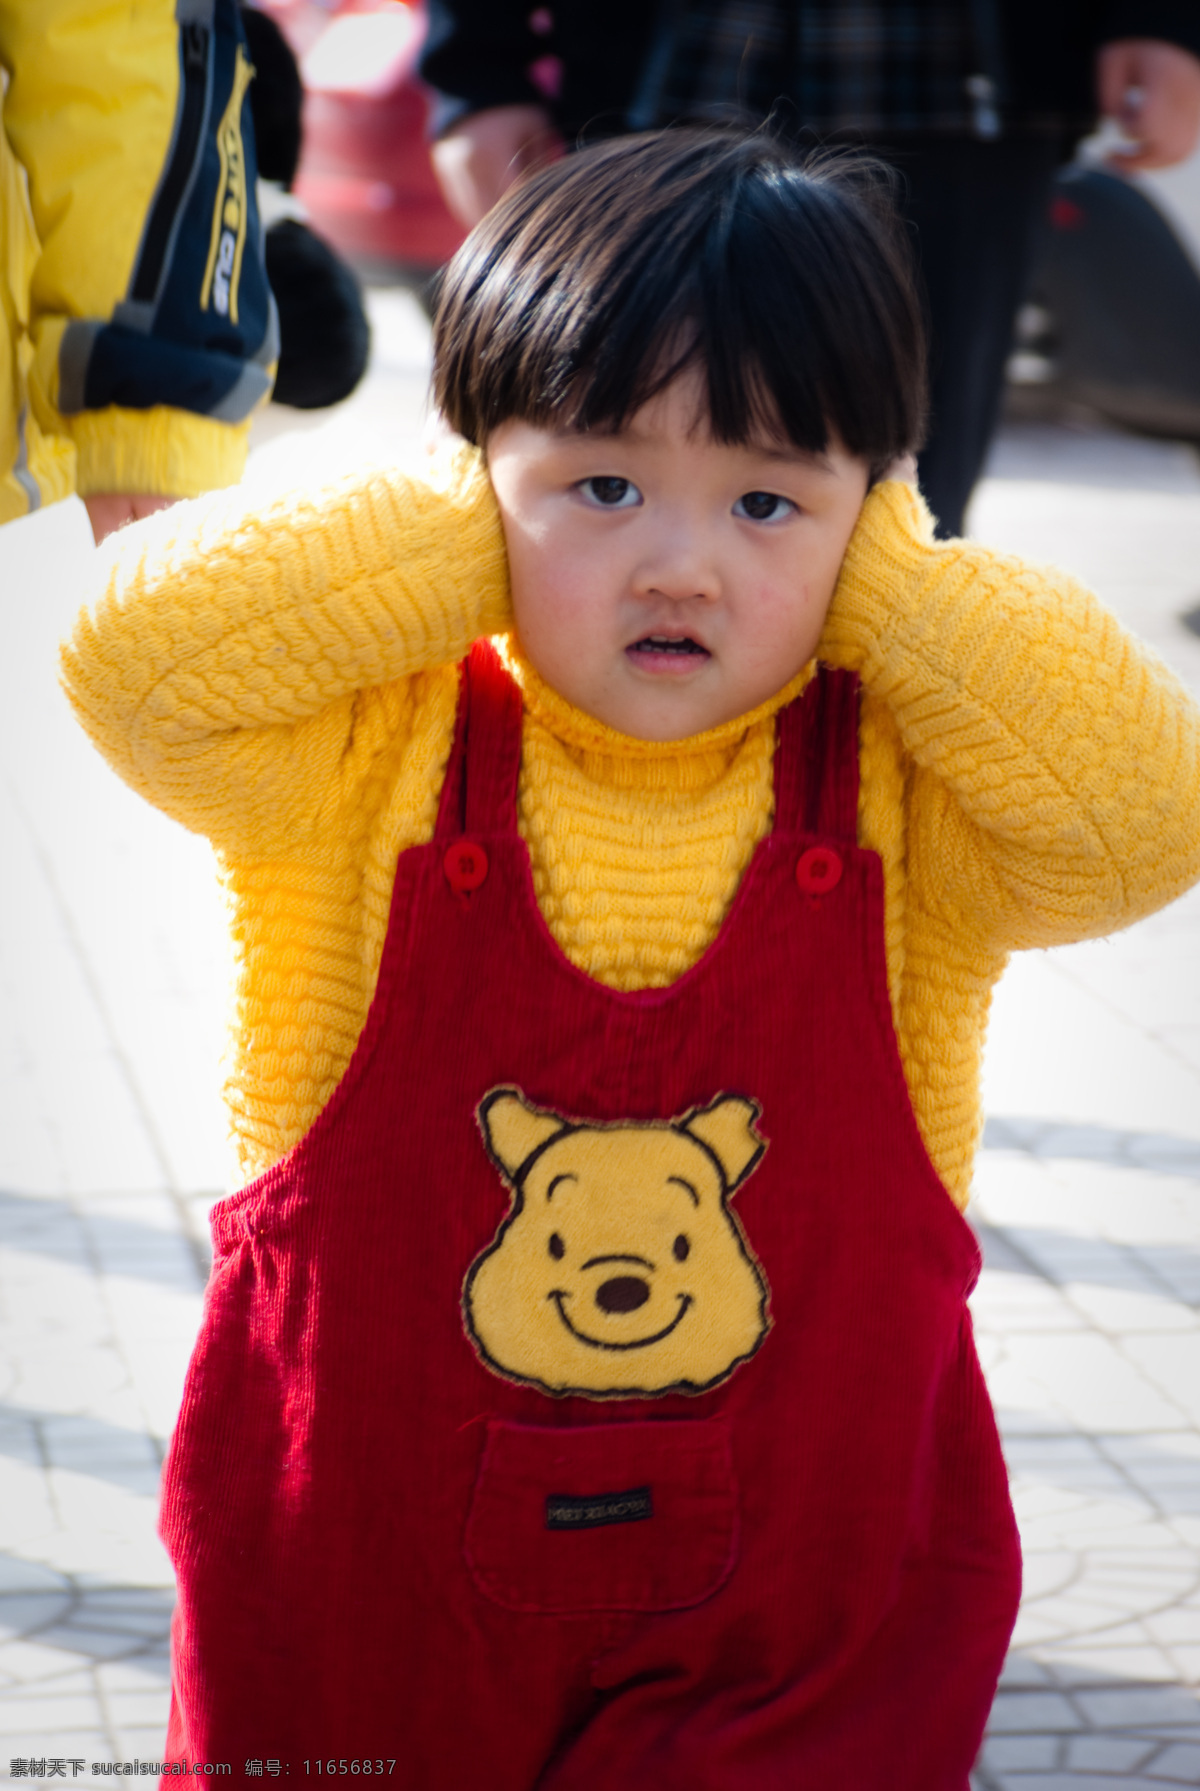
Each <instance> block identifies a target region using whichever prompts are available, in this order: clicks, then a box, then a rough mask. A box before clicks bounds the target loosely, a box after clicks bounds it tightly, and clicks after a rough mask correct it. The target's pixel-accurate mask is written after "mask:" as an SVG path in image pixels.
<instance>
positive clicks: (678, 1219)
mask: <svg viewBox="0 0 1200 1791" xmlns="http://www.w3.org/2000/svg"><path fill="white" fill-rule="evenodd" d="M435 381H436V395H437V399H438V402H439V404H440V406H441V408H442V410H443V411H444V413H445V416H446V418H447V419H448V421H449V423H450V424H451V425H452V427H453V428H454V430H456V431H457V432H458V433H459V434H460V435H462V436H463V437H465V438H466V440H467V442H468V443H472V444H474V447H473V448H470V449H467V448H462V449H459V450H458V451H457V452H456V453H455V454H452V455H451V456H450V457H449V459H448V461H447V462H446V464H444V465H443V467H442V469H441V471H440V473H439V474H438V475H437V477H431V479H430V480H429V481H428V482H422V481H420V480H417V479H415V478H408V477H402V476H400V475H399V474H395V473H381V474H377V475H373V476H367V475H362V476H357V477H354V478H351V479H348V480H346V481H345V482H343V483H342V484H341V485H339V486H337V487H335V488H333V489H331V490H329V491H325V492H322V493H320V494H317V495H305V494H298V495H294V496H291V497H288V498H285V499H279V500H278V501H275V502H273V503H271V504H268V505H266V506H265V507H261V506H260V507H259V508H257V509H256V508H254V506H253V504H252V503H251V502H250V501H249V500H247V499H246V498H245V497H239V496H238V495H237V494H231V495H225V496H222V497H219V498H215V499H206V500H203V501H201V502H198V503H195V504H192V505H189V506H186V507H183V508H181V509H177V510H174V511H172V512H170V513H169V514H167V515H165V516H163V517H160V518H156V519H154V520H152V521H151V522H148V523H146V524H144V525H141V526H140V527H139V528H138V529H137V530H135V531H132V532H130V533H129V534H128V535H127V536H126V537H125V538H124V540H123V542H122V544H121V547H122V553H121V557H120V559H119V560H118V562H117V564H116V568H115V571H114V572H113V575H112V579H111V583H110V586H109V589H108V593H107V595H106V596H105V597H104V599H103V601H102V602H101V603H100V604H99V605H98V606H97V608H96V610H95V613H94V614H93V615H92V616H90V617H89V616H85V617H84V618H83V619H82V620H81V621H80V623H79V626H78V629H77V632H76V635H75V638H74V641H73V642H72V644H71V645H70V647H69V648H68V649H67V651H66V658H65V664H66V679H67V687H68V690H69V692H70V695H71V697H72V700H73V702H74V703H75V706H76V708H77V710H78V713H79V715H80V718H81V720H82V721H83V723H84V725H85V726H86V727H87V728H88V729H89V731H90V733H91V734H92V737H93V738H94V739H95V741H96V742H97V744H98V745H99V747H100V748H101V750H102V751H103V752H104V753H105V754H106V755H107V756H108V757H109V759H110V760H111V762H112V763H113V765H114V766H115V767H116V768H117V770H118V771H119V772H120V773H121V775H122V776H123V777H125V778H126V779H127V780H128V782H129V783H130V784H132V785H133V787H134V788H135V789H137V790H140V791H141V792H143V793H144V794H145V795H146V796H148V797H149V798H150V799H151V800H152V801H154V802H155V803H157V804H158V805H159V806H160V807H162V808H163V809H165V810H166V811H167V812H168V813H170V814H172V815H174V816H175V817H177V818H178V819H179V820H180V821H182V822H183V823H184V824H185V825H186V826H188V827H191V828H194V829H196V830H197V831H199V832H202V833H205V834H207V835H208V837H209V838H210V839H211V840H212V841H213V843H214V845H215V846H216V848H217V851H218V853H219V856H220V861H221V864H222V867H223V873H224V877H225V880H226V884H227V888H228V893H229V899H230V904H231V912H232V924H233V929H234V935H235V938H236V941H237V946H238V950H239V953H240V971H239V977H240V980H239V1004H238V1008H237V1016H236V1032H235V1039H234V1055H233V1059H232V1070H231V1077H230V1082H229V1091H228V1092H229V1104H230V1109H231V1113H232V1123H233V1129H234V1133H235V1136H236V1140H237V1143H238V1147H239V1149H240V1152H241V1159H242V1162H243V1165H244V1168H245V1172H246V1174H247V1176H248V1177H250V1178H252V1179H250V1181H249V1185H248V1186H246V1187H245V1188H244V1189H243V1190H242V1191H241V1192H240V1193H238V1194H235V1195H234V1196H233V1197H232V1198H230V1199H228V1200H226V1201H224V1202H223V1203H222V1204H221V1205H220V1206H219V1207H218V1208H217V1209H216V1212H215V1215H214V1223H213V1230H214V1239H215V1246H216V1261H215V1266H214V1269H213V1275H212V1281H211V1285H210V1288H209V1292H208V1298H207V1304H206V1309H205V1316H204V1321H203V1326H202V1330H201V1334H200V1339H199V1342H198V1344H197V1347H196V1353H195V1356H194V1359H193V1363H192V1367H191V1370H190V1374H189V1377H188V1382H187V1389H186V1392H185V1396H184V1403H183V1410H182V1414H181V1417H180V1421H179V1426H178V1429H177V1431H176V1434H175V1438H174V1442H173V1444H172V1448H171V1455H170V1459H169V1462H168V1465H167V1470H166V1478H165V1487H164V1501H163V1531H164V1535H165V1537H166V1540H167V1544H168V1547H169V1548H170V1550H171V1554H172V1557H173V1560H174V1562H175V1566H176V1570H177V1573H178V1578H179V1609H178V1615H177V1619H176V1630H175V1700H174V1708H173V1716H172V1723H171V1730H170V1737H169V1747H168V1752H169V1756H170V1758H171V1759H172V1760H180V1761H184V1762H190V1761H228V1762H231V1763H232V1765H233V1769H234V1774H235V1776H236V1775H237V1774H239V1773H242V1772H243V1770H244V1771H245V1773H246V1774H247V1775H248V1776H252V1767H251V1765H250V1764H248V1762H254V1761H261V1760H264V1759H267V1758H270V1759H272V1760H276V1761H278V1762H280V1763H281V1768H280V1770H283V1769H285V1768H286V1770H287V1771H289V1772H290V1775H291V1776H292V1777H293V1778H300V1777H303V1776H306V1775H310V1774H312V1775H316V1774H323V1773H327V1772H334V1771H336V1772H338V1773H339V1774H340V1773H352V1772H360V1773H370V1774H374V1773H379V1772H382V1773H384V1774H386V1775H389V1776H394V1777H395V1779H396V1780H397V1782H399V1783H402V1784H404V1785H406V1786H409V1787H413V1788H414V1791H467V1788H474V1787H477V1786H487V1787H488V1791H532V1788H533V1787H534V1786H537V1787H539V1791H602V1788H603V1791H615V1788H617V1787H621V1788H622V1791H638V1788H646V1791H649V1788H650V1787H653V1788H654V1791H684V1788H685V1787H686V1788H687V1791H750V1788H751V1787H753V1791H783V1788H784V1787H786V1788H787V1791H797V1788H799V1787H806V1788H807V1787H813V1788H814V1791H815V1788H819V1791H964V1788H965V1786H966V1781H967V1774H968V1771H969V1768H970V1765H971V1762H972V1759H973V1757H974V1754H975V1751H976V1749H977V1747H978V1744H979V1740H980V1736H981V1733H982V1730H983V1726H984V1722H985V1719H986V1716H987V1712H988V1708H989V1704H990V1700H991V1696H992V1693H993V1691H994V1688H995V1683H996V1679H997V1675H998V1672H999V1669H1000V1666H1001V1663H1002V1661H1003V1658H1004V1652H1005V1646H1006V1643H1007V1641H1008V1637H1009V1634H1010V1631H1011V1627H1012V1623H1013V1619H1014V1616H1015V1614H1016V1606H1017V1598H1018V1581H1019V1558H1018V1548H1017V1537H1016V1531H1015V1526H1014V1522H1013V1517H1012V1512H1011V1508H1010V1505H1009V1500H1008V1495H1007V1490H1006V1482H1005V1473H1004V1465H1003V1461H1002V1459H1001V1455H1000V1450H999V1445H998V1441H997V1437H996V1431H995V1425H994V1422H993V1419H992V1416H991V1412H990V1408H989V1405H988V1401H987V1396H986V1393H985V1390H984V1387H983V1383H982V1379H981V1376H980V1372H979V1367H978V1364H977V1361H976V1356H975V1351H974V1346H973V1342H972V1336H971V1326H970V1319H969V1316H968V1313H967V1309H966V1304H965V1301H966V1296H967V1294H968V1292H969V1291H970V1288H971V1286H972V1284H973V1281H974V1278H975V1275H976V1272H977V1269H978V1263H979V1256H978V1251H977V1248H976V1246H975V1243H974V1241H973V1239H972V1236H971V1233H970V1231H969V1230H968V1227H967V1225H966V1224H965V1222H964V1220H963V1219H962V1217H961V1208H962V1207H963V1205H964V1203H965V1200H966V1196H967V1184H968V1180H969V1176H970V1172H971V1159H972V1154H973V1151H974V1148H975V1145H976V1142H977V1138H978V1131H979V1114H978V1094H977V1078H978V1067H979V1055H980V1047H981V1041H982V1037H983V1032H984V1025H985V1021H986V1015H987V1008H988V1001H989V997H990V992H991V989H992V986H993V984H994V983H995V981H996V979H997V977H998V976H999V974H1000V972H1001V970H1002V968H1003V966H1004V962H1005V958H1006V954H1007V953H1008V952H1009V951H1010V950H1012V949H1013V948H1014V947H1031V946H1045V945H1051V944H1056V943H1058V942H1060V941H1064V940H1070V939H1078V938H1081V937H1084V936H1086V935H1094V934H1100V933H1105V932H1108V931H1110V930H1111V929H1113V928H1114V927H1118V926H1121V925H1124V924H1126V923H1127V922H1129V921H1131V920H1133V919H1134V918H1136V917H1137V916H1138V915H1141V914H1145V913H1147V912H1149V911H1150V910H1151V909H1153V908H1155V907H1156V906H1159V905H1160V904H1162V903H1164V902H1167V901H1169V900H1170V899H1171V898H1172V897H1173V896H1176V895H1178V894H1179V893H1180V892H1181V891H1182V890H1183V889H1184V888H1185V887H1186V886H1187V885H1188V883H1189V882H1191V881H1192V880H1193V879H1195V878H1196V877H1197V876H1198V875H1200V715H1198V713H1197V711H1196V709H1195V708H1194V707H1193V705H1192V704H1191V703H1190V702H1189V700H1188V698H1187V697H1186V696H1185V695H1184V694H1183V692H1182V691H1181V689H1180V688H1179V686H1178V685H1177V684H1176V683H1175V681H1174V680H1173V679H1172V678H1171V676H1170V675H1169V674H1168V673H1167V672H1166V671H1165V669H1164V668H1163V667H1162V666H1161V665H1160V664H1159V663H1158V662H1157V661H1156V660H1154V659H1153V657H1152V656H1151V655H1149V654H1148V653H1146V652H1144V651H1143V650H1142V649H1141V648H1140V647H1139V646H1138V645H1137V644H1136V643H1135V642H1133V641H1131V640H1130V639H1129V638H1128V637H1127V636H1126V635H1124V634H1123V633H1122V632H1121V630H1120V629H1119V628H1118V626H1117V625H1116V623H1115V622H1114V621H1113V620H1112V619H1111V618H1110V617H1109V616H1107V615H1106V614H1105V613H1104V611H1103V610H1101V609H1100V608H1099V606H1098V605H1097V604H1096V603H1095V602H1094V601H1093V599H1092V598H1091V597H1090V596H1088V594H1087V593H1086V592H1084V591H1082V590H1081V589H1079V587H1078V586H1076V585H1075V584H1073V583H1072V582H1071V580H1069V579H1068V578H1066V577H1065V576H1063V575H1061V574H1059V573H1056V572H1045V571H1034V570H1031V569H1030V568H1027V567H1024V566H1022V565H1020V564H1018V563H1017V562H1015V561H1012V560H1006V559H1002V558H1000V557H998V556H997V555H995V554H992V553H989V552H986V551H985V550H983V549H981V548H977V547H975V546H973V545H972V544H970V543H968V542H961V541H955V542H951V543H949V544H944V545H939V544H935V542H934V541H933V538H932V533H931V526H930V520H929V517H928V515H927V513H926V512H925V510H924V509H923V507H922V504H921V501H920V499H919V497H918V496H917V494H916V492H915V491H914V490H913V489H912V488H911V486H910V485H909V484H907V483H905V482H903V480H902V479H900V480H898V479H895V478H887V477H885V476H884V475H886V474H887V473H888V472H889V470H892V471H896V470H899V471H901V472H903V466H902V465H901V466H900V467H897V466H896V463H897V460H898V458H899V457H901V456H903V455H904V454H905V452H906V451H907V450H909V449H911V448H912V447H913V446H914V445H915V444H916V442H917V441H918V439H919V435H920V429H921V407H922V390H923V366H922V347H921V330H920V324H919V309H918V305H917V303H916V300H915V298H914V293H913V288H912V285H911V280H910V276H909V273H908V265H907V260H906V256H905V253H904V248H903V243H902V241H901V240H900V238H899V237H898V235H897V233H896V229H895V226H894V224H893V223H892V222H891V221H890V218H889V214H888V212H887V209H886V206H885V205H884V204H883V202H882V200H881V198H880V195H879V187H878V183H877V180H876V179H875V177H873V176H871V175H870V174H869V172H868V173H864V172H863V171H861V170H859V171H857V172H856V171H855V170H853V169H850V170H847V169H845V168H840V167H839V166H838V165H836V164H826V163H821V164H817V165H815V166H809V167H808V168H805V167H804V166H803V165H802V164H801V163H800V162H798V161H797V160H796V159H795V157H794V156H793V155H792V154H791V152H789V151H788V150H787V149H785V148H784V147H782V146H781V145H780V144H778V143H777V142H774V141H773V140H771V139H770V138H769V137H767V136H765V135H756V136H744V135H741V134H730V133H725V132H707V131H705V132H692V131H677V132H667V133H663V134H661V135H659V136H651V137H643V138H639V139H632V140H623V141H616V142H609V143H606V144H603V145H601V146H599V147H597V148H594V149H591V150H588V151H585V152H583V153H581V154H580V155H578V156H576V157H574V158H572V159H571V160H569V161H566V162H563V163H560V164H558V165H556V166H555V167H553V168H550V169H547V170H546V171H544V172H542V173H540V174H538V175H537V176H535V177H534V178H533V179H531V180H529V181H528V182H527V183H525V184H524V185H522V186H521V187H520V188H519V189H517V190H516V191H515V192H514V193H512V194H511V195H510V196H509V197H508V198H507V199H506V200H504V201H503V202H502V204H501V205H500V206H499V207H498V208H497V209H496V211H494V212H493V213H492V214H491V215H490V216H489V218H487V219H486V220H485V221H484V223H483V224H481V225H480V226H479V228H478V229H477V230H476V231H475V233H474V234H473V235H472V237H471V238H470V239H469V240H468V242H467V243H466V245H465V246H464V248H463V249H462V251H461V252H460V254H459V255H458V256H457V257H456V259H455V261H454V262H453V263H452V265H451V268H450V270H449V272H448V275H447V278H446V283H445V288H444V292H443V296H442V300H441V307H440V312H439V317H438V323H437V331H436V372H435ZM487 637H493V638H495V637H499V652H498V653H497V651H495V650H494V649H493V647H492V646H490V645H488V644H486V643H487Z"/></svg>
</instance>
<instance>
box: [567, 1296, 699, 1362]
mask: <svg viewBox="0 0 1200 1791" xmlns="http://www.w3.org/2000/svg"><path fill="white" fill-rule="evenodd" d="M546 1297H547V1299H551V1300H553V1301H554V1304H555V1306H556V1307H557V1308H558V1316H559V1318H561V1320H562V1322H563V1324H564V1325H565V1326H566V1328H567V1330H568V1331H569V1332H570V1333H571V1335H572V1337H577V1338H578V1339H579V1341H580V1343H586V1344H587V1345H588V1347H589V1348H590V1349H615V1350H627V1349H648V1348H649V1346H650V1345H651V1344H652V1343H661V1342H662V1340H663V1338H664V1337H669V1336H670V1335H671V1332H672V1331H673V1330H674V1329H675V1328H676V1326H677V1325H679V1324H680V1323H681V1322H682V1320H683V1315H684V1313H685V1312H686V1311H687V1309H688V1307H689V1306H690V1305H691V1304H692V1296H691V1294H676V1296H675V1297H676V1299H677V1300H678V1301H679V1311H678V1312H677V1313H676V1314H675V1316H674V1318H673V1319H672V1320H671V1322H670V1324H669V1325H667V1326H665V1327H664V1329H663V1330H661V1331H656V1332H655V1333H654V1335H653V1337H635V1338H634V1339H633V1340H632V1342H630V1343H612V1342H610V1341H608V1340H607V1339H606V1338H602V1337H589V1336H588V1334H587V1332H586V1331H580V1330H578V1329H577V1328H576V1326H575V1325H573V1324H572V1323H571V1320H570V1318H569V1317H568V1316H567V1311H566V1307H565V1305H564V1304H563V1302H564V1301H565V1300H568V1299H569V1298H570V1295H569V1294H568V1293H567V1292H566V1291H565V1290H564V1289H563V1288H555V1289H554V1291H553V1292H552V1293H550V1294H548V1295H547V1296H546Z"/></svg>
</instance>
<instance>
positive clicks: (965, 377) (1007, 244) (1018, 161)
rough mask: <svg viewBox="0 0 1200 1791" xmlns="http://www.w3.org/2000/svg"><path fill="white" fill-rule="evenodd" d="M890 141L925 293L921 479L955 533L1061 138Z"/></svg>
mask: <svg viewBox="0 0 1200 1791" xmlns="http://www.w3.org/2000/svg"><path fill="white" fill-rule="evenodd" d="M885 153H886V155H887V159H888V161H890V162H891V163H893V165H894V166H895V167H897V168H898V169H899V170H900V171H901V173H902V174H903V176H904V179H905V183H906V186H907V199H906V202H905V213H906V216H907V217H908V218H909V220H910V222H911V223H912V225H913V227H914V231H915V236H916V242H917V251H918V256H919V259H920V263H921V272H922V275H923V278H924V284H925V291H926V294H927V298H928V305H929V322H930V333H931V344H930V346H931V353H930V428H929V434H928V438H927V441H926V445H925V448H924V450H923V452H922V453H921V456H920V461H919V465H920V477H921V489H922V491H923V492H924V494H925V497H926V500H927V501H928V504H929V507H930V509H931V510H932V511H933V514H934V515H935V517H936V518H937V519H938V534H939V535H941V536H943V537H946V536H949V535H959V534H961V533H962V528H963V515H964V512H965V510H966V507H967V503H968V501H969V499H970V496H971V491H972V489H973V487H974V485H975V482H976V480H977V479H978V477H979V474H980V472H981V471H982V468H983V463H984V460H985V459H986V457H987V451H988V447H989V445H990V443H991V439H992V435H993V433H994V431H995V427H996V422H997V419H998V417H999V413H1000V405H1001V401H1002V398H1003V392H1004V368H1005V363H1006V361H1007V359H1008V354H1009V348H1010V345H1011V342H1012V334H1013V323H1014V320H1015V317H1016V313H1017V309H1018V307H1019V305H1020V303H1021V299H1022V297H1023V295H1024V292H1025V288H1026V284H1027V282H1028V279H1029V275H1030V273H1031V272H1032V267H1031V263H1032V260H1033V256H1034V253H1035V251H1036V247H1037V240H1038V233H1039V229H1040V226H1041V222H1042V218H1043V215H1044V212H1045V208H1046V204H1047V199H1048V195H1049V190H1050V183H1051V181H1052V179H1053V176H1054V171H1055V169H1056V168H1057V167H1058V165H1059V163H1060V161H1061V160H1062V145H1061V143H1060V142H1059V141H1058V140H1057V139H1056V138H1051V137H1003V138H1000V139H999V140H998V141H996V142H981V141H978V140H977V139H975V138H973V137H948V138H943V139H940V140H938V139H934V138H923V139H921V140H920V142H919V143H914V144H912V145H911V146H905V147H903V148H899V149H889V150H888V151H886V152H885Z"/></svg>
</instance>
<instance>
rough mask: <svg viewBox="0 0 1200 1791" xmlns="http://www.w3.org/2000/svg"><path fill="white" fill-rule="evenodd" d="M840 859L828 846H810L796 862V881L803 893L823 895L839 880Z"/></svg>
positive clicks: (840, 874)
mask: <svg viewBox="0 0 1200 1791" xmlns="http://www.w3.org/2000/svg"><path fill="white" fill-rule="evenodd" d="M841 877H842V861H841V858H840V857H839V856H838V854H837V853H836V852H835V851H833V849H832V848H831V847H829V846H810V847H809V848H808V850H807V852H801V854H800V857H799V860H798V861H797V864H796V883H797V886H798V887H799V888H800V889H802V890H803V891H804V893H805V895H825V894H826V893H827V891H829V890H831V889H832V888H833V887H834V885H835V884H837V883H840V882H841Z"/></svg>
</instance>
